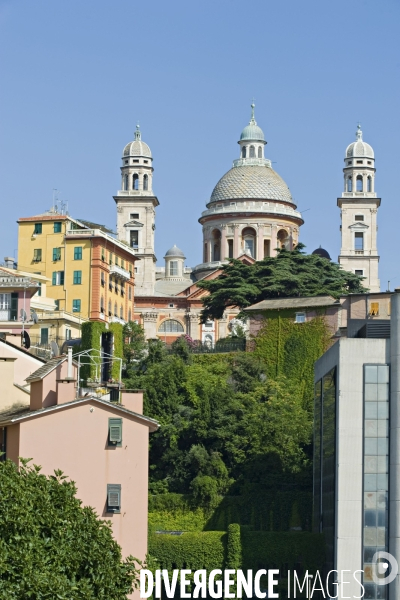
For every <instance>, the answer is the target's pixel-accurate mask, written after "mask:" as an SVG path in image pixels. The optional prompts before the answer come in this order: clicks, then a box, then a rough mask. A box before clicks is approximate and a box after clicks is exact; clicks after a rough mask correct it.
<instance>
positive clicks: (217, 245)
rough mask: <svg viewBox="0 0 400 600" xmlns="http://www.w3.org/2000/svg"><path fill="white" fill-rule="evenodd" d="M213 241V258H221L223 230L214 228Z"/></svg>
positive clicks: (215, 259) (214, 259)
mask: <svg viewBox="0 0 400 600" xmlns="http://www.w3.org/2000/svg"><path fill="white" fill-rule="evenodd" d="M212 237H213V243H212V251H213V255H212V260H213V261H217V260H221V232H220V231H219V229H214V231H213V232H212Z"/></svg>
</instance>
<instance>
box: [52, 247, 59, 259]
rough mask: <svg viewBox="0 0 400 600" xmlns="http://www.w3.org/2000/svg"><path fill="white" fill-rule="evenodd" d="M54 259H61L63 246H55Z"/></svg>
mask: <svg viewBox="0 0 400 600" xmlns="http://www.w3.org/2000/svg"><path fill="white" fill-rule="evenodd" d="M53 260H61V248H53Z"/></svg>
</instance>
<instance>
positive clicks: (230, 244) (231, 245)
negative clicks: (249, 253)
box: [228, 240, 233, 258]
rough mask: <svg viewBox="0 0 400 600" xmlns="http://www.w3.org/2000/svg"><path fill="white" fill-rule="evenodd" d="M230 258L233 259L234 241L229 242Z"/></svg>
mask: <svg viewBox="0 0 400 600" xmlns="http://www.w3.org/2000/svg"><path fill="white" fill-rule="evenodd" d="M228 258H233V240H228Z"/></svg>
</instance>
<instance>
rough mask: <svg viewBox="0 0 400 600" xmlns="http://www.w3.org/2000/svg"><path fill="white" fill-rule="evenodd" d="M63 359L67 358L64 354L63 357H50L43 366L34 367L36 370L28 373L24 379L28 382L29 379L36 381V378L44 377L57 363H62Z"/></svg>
mask: <svg viewBox="0 0 400 600" xmlns="http://www.w3.org/2000/svg"><path fill="white" fill-rule="evenodd" d="M65 360H67V357H66V356H64V357H63V358H60V357H59V356H57V357H54V358H51V359H50V360H48V361H47V363H46V364H45V365H43V367H39V369H36V371H34V372H33V373H31V374H30V375H29V377H27V378H26V379H25V381H27V382H28V383H29V382H31V381H37V380H38V379H43V378H44V377H46V375H48V374H49V373H51V371H53V369H55V368H56V367H58V365H60V364H61V363H63V362H64V361H65Z"/></svg>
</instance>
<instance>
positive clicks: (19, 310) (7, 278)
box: [0, 268, 39, 337]
mask: <svg viewBox="0 0 400 600" xmlns="http://www.w3.org/2000/svg"><path fill="white" fill-rule="evenodd" d="M38 290H39V284H38V283H37V282H36V281H32V280H31V279H30V278H29V277H27V276H25V275H23V274H21V273H20V274H18V273H17V272H15V271H14V272H12V271H9V270H7V269H2V268H0V333H1V332H3V333H4V337H5V336H15V335H20V334H21V331H22V326H23V321H24V320H25V323H24V329H25V330H29V328H30V326H31V325H32V324H33V323H32V322H29V321H30V314H31V310H30V306H31V297H32V296H33V295H34V294H36V292H37V291H38Z"/></svg>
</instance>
